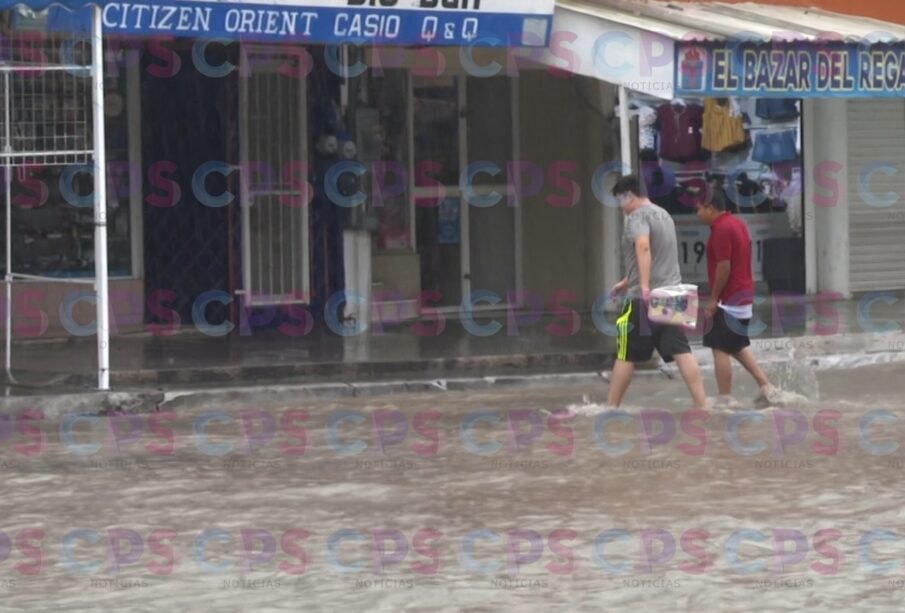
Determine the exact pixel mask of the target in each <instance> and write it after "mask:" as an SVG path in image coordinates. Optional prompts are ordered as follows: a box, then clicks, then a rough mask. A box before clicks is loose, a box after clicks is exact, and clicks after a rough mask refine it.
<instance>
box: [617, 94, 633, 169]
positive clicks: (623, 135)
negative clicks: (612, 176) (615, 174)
mask: <svg viewBox="0 0 905 613" xmlns="http://www.w3.org/2000/svg"><path fill="white" fill-rule="evenodd" d="M629 117H630V116H629V110H628V94H627V93H626V91H625V86H623V85H620V86H619V156H620V158H621V161H622V173H623V174H631V172H632V134H631V128H630V125H631V124H630V123H629Z"/></svg>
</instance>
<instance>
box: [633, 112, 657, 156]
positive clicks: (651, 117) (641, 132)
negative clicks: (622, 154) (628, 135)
mask: <svg viewBox="0 0 905 613" xmlns="http://www.w3.org/2000/svg"><path fill="white" fill-rule="evenodd" d="M656 123H657V111H655V110H654V109H652V108H651V107H649V106H642V107H641V108H640V109H638V147H639V148H640V149H651V150H653V149H656V146H657V131H656V129H655V128H654V126H655V124H656Z"/></svg>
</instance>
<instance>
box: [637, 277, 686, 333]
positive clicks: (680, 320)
mask: <svg viewBox="0 0 905 613" xmlns="http://www.w3.org/2000/svg"><path fill="white" fill-rule="evenodd" d="M647 318H648V319H649V320H650V321H652V322H654V323H658V324H666V325H668V326H683V327H685V328H692V329H693V328H694V327H695V326H696V325H697V322H698V286H697V285H691V284H689V283H682V284H679V285H668V286H666V287H658V288H657V289H654V290H651V292H650V301H649V302H648V306H647Z"/></svg>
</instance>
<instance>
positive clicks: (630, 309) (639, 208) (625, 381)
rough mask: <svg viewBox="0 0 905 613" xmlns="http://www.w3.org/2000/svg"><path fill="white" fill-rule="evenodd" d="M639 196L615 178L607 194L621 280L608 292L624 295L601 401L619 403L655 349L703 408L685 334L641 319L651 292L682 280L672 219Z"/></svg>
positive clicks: (632, 180) (634, 180)
mask: <svg viewBox="0 0 905 613" xmlns="http://www.w3.org/2000/svg"><path fill="white" fill-rule="evenodd" d="M640 193H641V189H640V184H639V181H638V177H636V176H634V175H627V176H624V177H622V178H620V179H619V181H618V182H617V183H616V185H615V186H614V187H613V195H614V196H615V197H616V200H618V202H619V206H620V207H622V211H623V212H624V213H625V230H624V232H623V236H622V253H623V257H624V258H625V270H626V277H625V278H624V279H622V281H620V282H619V283H617V284H616V285H614V286H613V289H612V293H613V294H614V295H616V294H622V293H624V294H625V295H626V296H625V303H624V306H623V310H622V315H621V316H620V317H619V319H617V320H616V329H617V330H618V334H619V336H618V339H617V354H616V364H615V365H614V366H613V375H612V378H611V379H610V391H609V398H608V400H607V402H608V404H609V405H611V406H615V407H618V406H619V405H620V404H622V398H623V397H624V396H625V392H626V390H627V389H628V386H629V384H630V383H631V382H632V377H633V376H634V374H635V364H636V363H638V362H646V361H648V360H650V359H651V358H652V357H653V355H654V349H656V350H657V352H658V353H659V354H660V356H661V357H662V358H663V360H664V361H665V362H672V361H673V360H675V362H676V365H677V366H678V367H679V372H680V373H681V374H682V378H683V379H684V380H685V384H686V385H687V386H688V391H689V392H691V397H692V400H693V401H694V404H695V406H696V407H699V408H703V407H704V406H705V405H706V403H707V395H706V393H705V392H704V382H703V380H702V379H701V371H700V369H699V368H698V363H697V361H696V360H695V359H694V355H693V354H692V353H691V347H690V346H689V345H688V338H687V337H686V336H685V332H684V331H683V330H682V328H681V327H679V326H670V325H666V324H658V323H654V322H651V321H649V320H648V318H647V302H648V298H649V295H650V291H651V288H654V289H656V288H659V287H665V286H668V285H677V284H679V283H681V282H682V275H681V273H680V272H679V251H678V247H677V244H676V226H675V224H674V223H673V220H672V217H671V216H670V215H669V213H667V212H666V211H665V210H664V209H662V208H661V207H659V206H657V205H656V204H654V203H653V202H651V201H650V200H648V199H647V198H644V197H642V196H640V195H639V194H640Z"/></svg>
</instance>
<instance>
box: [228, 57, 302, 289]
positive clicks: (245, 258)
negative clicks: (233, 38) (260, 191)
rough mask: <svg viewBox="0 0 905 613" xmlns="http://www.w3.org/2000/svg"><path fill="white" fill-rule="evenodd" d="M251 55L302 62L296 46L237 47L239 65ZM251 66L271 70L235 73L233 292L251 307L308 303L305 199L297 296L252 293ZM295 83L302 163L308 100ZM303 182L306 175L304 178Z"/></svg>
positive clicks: (275, 192) (272, 192) (289, 192)
mask: <svg viewBox="0 0 905 613" xmlns="http://www.w3.org/2000/svg"><path fill="white" fill-rule="evenodd" d="M255 54H265V55H268V56H271V57H285V56H295V57H297V58H298V59H299V61H302V60H303V58H304V50H303V49H300V48H296V47H290V46H277V45H264V44H254V43H242V44H241V47H240V64H242V63H244V62H249V59H248V58H249V56H253V55H255ZM252 67H253V68H254V71H255V72H256V73H260V72H261V71H262V69H264V70H273V71H274V72H276V71H277V70H276V69H274V67H273V65H272V63H270V62H268V64H267V65H266V66H263V67H262V66H258V65H256V64H254V63H251V66H249V67H248V68H246V67H244V66H243V67H241V70H240V76H239V124H240V128H239V171H240V173H241V181H240V183H241V189H240V198H241V200H240V205H241V207H240V208H241V211H242V223H241V225H242V228H241V232H242V289H241V290H238V291H237V292H236V293H240V294H244V295H245V299H246V300H247V303H248V304H251V305H255V306H268V305H278V304H308V303H309V302H310V301H311V298H310V294H311V253H310V250H311V240H310V232H311V229H310V226H311V222H310V209H309V207H308V202H307V200H308V199H307V198H306V199H305V200H306V202H305V205H304V207H303V208H304V211H303V214H302V215H301V218H302V228H301V234H300V236H301V239H302V244H301V245H300V248H301V249H303V252H302V270H301V275H302V279H301V288H300V289H301V293H302V296H301V297H292V296H289V295H282V296H272V295H261V294H258V295H256V294H254V292H253V291H252V287H253V284H252V270H251V269H252V265H251V249H252V237H251V207H252V206H253V201H252V195H251V190H250V186H251V180H250V177H249V176H248V169H249V166H248V164H246V163H245V162H248V161H251V160H250V159H249V147H248V140H249V139H248V136H249V135H248V129H249V126H248V124H249V113H248V112H247V109H248V108H249V86H250V83H249V80H250V78H251V77H250V75H251V74H252V73H251V68H252ZM295 81H297V83H298V88H299V92H298V93H299V100H300V103H299V105H298V109H297V113H298V129H299V131H300V140H299V143H300V146H299V151H298V155H299V158H298V159H299V160H301V161H303V162H308V161H309V156H308V99H307V80H306V78H304V77H300V78H297V79H295ZM274 170H275V172H277V173H279V172H280V171H281V170H282V169H280V168H277V169H274ZM305 180H306V182H307V177H306V179H305ZM306 189H307V187H306V188H303V191H302V194H303V195H304V193H305V190H306ZM268 194H269V195H273V196H281V195H294V194H296V192H295V191H293V190H286V189H283V190H279V189H271V190H269V191H268Z"/></svg>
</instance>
